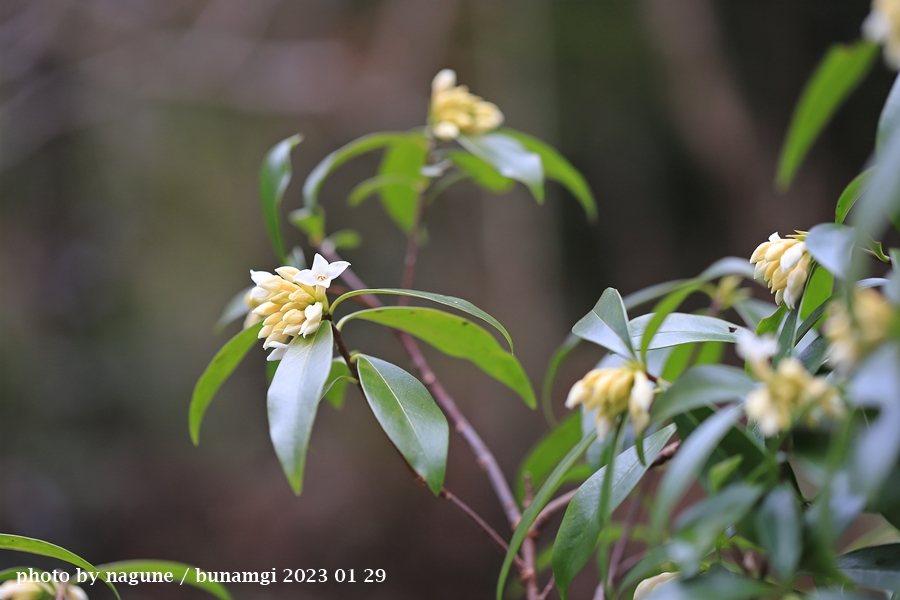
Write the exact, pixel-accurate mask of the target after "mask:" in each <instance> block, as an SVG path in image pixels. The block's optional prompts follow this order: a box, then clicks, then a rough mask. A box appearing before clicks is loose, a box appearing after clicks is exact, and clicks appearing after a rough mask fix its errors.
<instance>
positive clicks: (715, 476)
mask: <svg viewBox="0 0 900 600" xmlns="http://www.w3.org/2000/svg"><path fill="white" fill-rule="evenodd" d="M743 461H744V457H743V455H741V454H736V455H734V456H732V457H730V458H726V459H725V460H720V461H719V462H717V463H716V464H714V465H713V466H712V467H710V469H709V491H710V493H711V494H715V493H718V491H719V490H720V489H722V485H723V484H725V483H727V482H728V479H729V478H730V477H731V476H732V475H733V474H734V472H735V471H737V469H738V467H740V466H741V463H742V462H743Z"/></svg>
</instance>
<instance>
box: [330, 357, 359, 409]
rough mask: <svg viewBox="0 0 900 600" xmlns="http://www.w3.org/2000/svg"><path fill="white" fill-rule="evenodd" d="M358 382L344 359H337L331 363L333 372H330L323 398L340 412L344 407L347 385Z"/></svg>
mask: <svg viewBox="0 0 900 600" xmlns="http://www.w3.org/2000/svg"><path fill="white" fill-rule="evenodd" d="M352 381H356V380H355V379H353V377H352V376H351V374H350V368H349V367H348V366H347V363H345V362H344V359H342V358H336V359H334V360H332V361H331V370H330V371H329V372H328V379H327V380H326V381H325V388H324V390H325V391H324V392H323V397H324V398H325V399H326V400H328V402H329V404H331V405H332V406H333V407H335V408H336V409H338V410H340V409H341V408H342V407H343V406H344V392H345V390H346V389H347V384H348V383H350V382H352Z"/></svg>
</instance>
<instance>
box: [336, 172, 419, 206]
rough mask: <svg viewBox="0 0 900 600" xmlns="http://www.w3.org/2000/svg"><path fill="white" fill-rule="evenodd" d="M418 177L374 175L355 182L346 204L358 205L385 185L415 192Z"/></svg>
mask: <svg viewBox="0 0 900 600" xmlns="http://www.w3.org/2000/svg"><path fill="white" fill-rule="evenodd" d="M419 181H420V177H418V176H416V177H411V176H409V175H396V174H393V175H376V176H375V177H370V178H369V179H366V180H365V181H361V182H360V183H358V184H356V187H354V188H353V189H352V190H350V194H349V195H348V196H347V204H349V205H350V206H359V205H360V204H362V203H363V202H365V201H366V200H368V199H369V197H370V196H372V195H373V194H377V193H379V192H380V191H381V190H382V189H384V188H386V187H402V188H405V189H407V190H409V191H410V192H413V193H416V191H417V186H418V184H419Z"/></svg>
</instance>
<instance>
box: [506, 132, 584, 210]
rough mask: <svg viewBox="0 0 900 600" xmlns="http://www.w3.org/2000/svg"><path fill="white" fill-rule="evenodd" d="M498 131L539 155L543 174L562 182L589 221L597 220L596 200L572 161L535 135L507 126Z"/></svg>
mask: <svg viewBox="0 0 900 600" xmlns="http://www.w3.org/2000/svg"><path fill="white" fill-rule="evenodd" d="M500 131H502V132H503V133H505V134H506V135H509V136H512V137H514V138H516V139H517V140H519V141H520V142H522V145H523V146H525V148H527V149H528V150H530V151H531V152H534V153H536V154H537V155H538V156H540V157H541V164H543V166H544V176H545V177H546V178H547V179H552V180H554V181H557V182H559V183H560V184H562V185H563V186H564V187H565V188H566V189H567V190H569V192H570V193H571V194H572V195H573V196H575V198H576V199H577V200H578V202H579V203H580V204H581V206H582V208H584V212H585V213H586V214H587V217H588V219H589V220H591V221H596V220H597V201H596V200H595V199H594V195H593V194H592V193H591V188H590V187H589V186H588V184H587V181H586V180H585V179H584V176H583V175H582V174H581V173H580V172H579V171H578V169H576V168H575V167H573V166H572V163H570V162H569V161H568V160H566V158H565V157H564V156H563V155H562V154H560V153H559V152H557V151H556V149H555V148H554V147H553V146H550V145H549V144H547V143H545V142H543V141H541V140H539V139H537V138H536V137H532V136H530V135H528V134H527V133H522V132H521V131H517V130H515V129H509V128H503V129H501V130H500Z"/></svg>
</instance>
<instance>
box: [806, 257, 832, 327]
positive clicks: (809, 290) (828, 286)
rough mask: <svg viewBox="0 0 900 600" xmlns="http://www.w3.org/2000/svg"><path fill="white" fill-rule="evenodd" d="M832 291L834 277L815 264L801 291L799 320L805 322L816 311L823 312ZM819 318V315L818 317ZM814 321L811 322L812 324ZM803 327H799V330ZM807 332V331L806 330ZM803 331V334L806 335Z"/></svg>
mask: <svg viewBox="0 0 900 600" xmlns="http://www.w3.org/2000/svg"><path fill="white" fill-rule="evenodd" d="M833 290H834V276H833V275H832V274H831V273H830V272H829V271H827V270H826V269H825V268H824V267H822V265H819V264H816V265H815V266H814V267H813V272H812V274H811V275H810V277H809V281H808V282H807V284H806V289H805V290H804V291H803V298H802V300H801V302H800V318H801V319H804V322H805V320H806V319H807V318H808V317H809V316H810V315H811V314H813V313H815V312H817V311H818V309H820V308H822V309H823V310H824V308H823V307H824V306H825V303H826V302H828V300H830V299H831V293H832V291H833ZM820 316H821V315H820ZM814 323H815V321H813V324H814ZM802 328H803V326H802V325H801V329H802ZM806 331H809V329H806ZM806 331H804V333H806ZM802 337H803V336H802V335H799V332H798V339H797V341H800V338H802Z"/></svg>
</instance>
